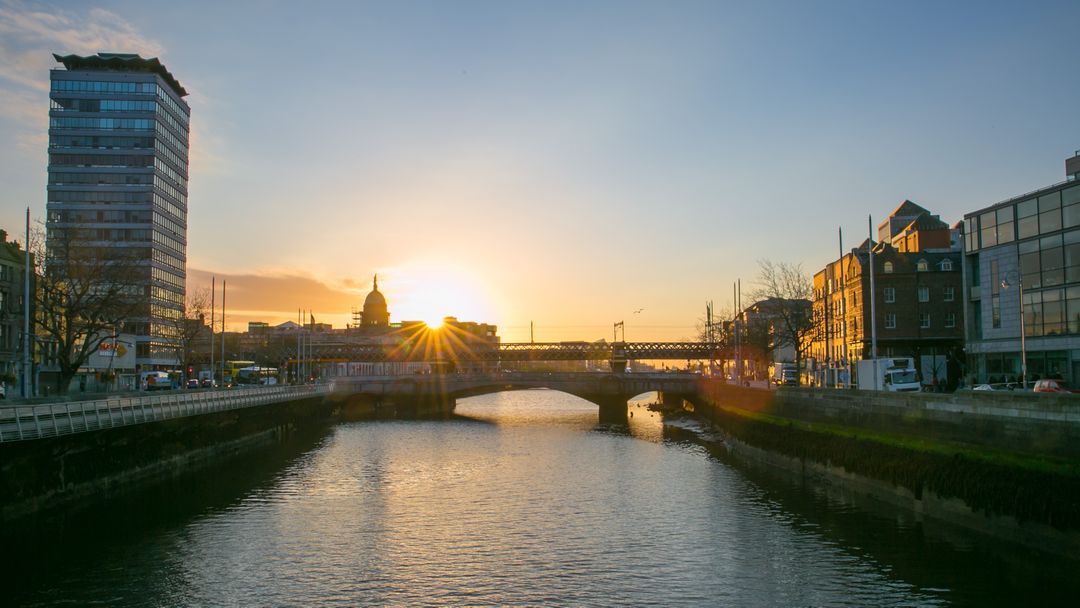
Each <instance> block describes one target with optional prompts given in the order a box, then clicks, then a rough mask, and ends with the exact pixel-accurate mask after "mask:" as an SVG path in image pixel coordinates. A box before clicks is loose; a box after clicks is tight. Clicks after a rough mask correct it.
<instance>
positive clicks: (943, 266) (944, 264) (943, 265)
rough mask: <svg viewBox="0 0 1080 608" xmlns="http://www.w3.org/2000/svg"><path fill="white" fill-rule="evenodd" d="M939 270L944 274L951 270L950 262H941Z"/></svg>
mask: <svg viewBox="0 0 1080 608" xmlns="http://www.w3.org/2000/svg"><path fill="white" fill-rule="evenodd" d="M941 269H942V270H943V271H945V272H948V271H950V270H952V260H941Z"/></svg>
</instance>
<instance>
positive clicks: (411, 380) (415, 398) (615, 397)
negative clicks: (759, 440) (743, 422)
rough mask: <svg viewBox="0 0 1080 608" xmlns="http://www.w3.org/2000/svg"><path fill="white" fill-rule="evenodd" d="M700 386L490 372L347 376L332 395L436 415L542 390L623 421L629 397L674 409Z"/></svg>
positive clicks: (675, 378) (691, 379) (678, 378)
mask: <svg viewBox="0 0 1080 608" xmlns="http://www.w3.org/2000/svg"><path fill="white" fill-rule="evenodd" d="M700 383H701V376H700V375H698V374H692V373H648V374H611V373H604V372H552V373H541V372H494V373H468V374H422V375H413V376H351V377H344V378H336V379H335V380H334V392H335V393H337V394H339V395H346V396H362V397H366V398H369V399H371V400H373V401H374V402H375V403H376V404H378V403H382V402H383V401H384V400H385V401H386V402H388V403H394V404H398V405H400V404H406V403H407V404H410V405H411V406H415V407H418V408H420V409H421V410H423V411H429V412H433V413H437V412H449V411H452V410H453V408H454V404H455V402H456V400H457V399H461V398H464V397H471V396H476V395H484V394H488V393H497V392H502V391H512V390H525V389H535V388H546V389H551V390H557V391H562V392H564V393H568V394H571V395H574V396H577V397H581V398H582V399H585V400H586V401H591V402H593V403H595V404H597V405H598V406H600V418H601V420H605V421H625V419H626V414H627V402H628V401H629V400H630V399H632V398H634V397H636V396H639V395H642V394H644V393H650V392H654V391H655V392H657V393H659V394H660V397H661V400H662V401H663V402H664V403H665V404H668V405H673V406H678V405H681V403H682V401H683V400H687V401H694V400H696V397H697V396H698V395H699V394H700V393H699V386H700Z"/></svg>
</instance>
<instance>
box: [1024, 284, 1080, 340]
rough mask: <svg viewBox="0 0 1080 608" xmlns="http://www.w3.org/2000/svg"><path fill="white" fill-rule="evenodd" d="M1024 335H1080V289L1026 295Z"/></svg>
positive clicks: (1071, 288) (1044, 291) (1073, 288)
mask: <svg viewBox="0 0 1080 608" xmlns="http://www.w3.org/2000/svg"><path fill="white" fill-rule="evenodd" d="M1024 334H1025V335H1027V336H1054V335H1060V334H1080V287H1068V288H1065V289H1047V290H1043V291H1035V292H1024Z"/></svg>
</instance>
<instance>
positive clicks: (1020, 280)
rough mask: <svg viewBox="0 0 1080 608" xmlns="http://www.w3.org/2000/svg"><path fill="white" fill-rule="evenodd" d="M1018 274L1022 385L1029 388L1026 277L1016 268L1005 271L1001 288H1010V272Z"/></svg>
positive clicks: (1023, 387)
mask: <svg viewBox="0 0 1080 608" xmlns="http://www.w3.org/2000/svg"><path fill="white" fill-rule="evenodd" d="M1014 273H1015V274H1016V286H1017V288H1018V289H1017V291H1018V292H1019V296H1020V297H1019V299H1020V387H1021V388H1022V389H1025V390H1026V389H1027V346H1026V345H1025V343H1024V334H1026V333H1027V332H1026V331H1025V328H1024V278H1023V277H1022V276H1020V273H1019V272H1017V271H1015V270H1010V271H1008V272H1006V273H1005V278H1002V279H1001V288H1002V289H1008V288H1009V287H1010V285H1009V279H1008V276H1009V275H1010V274H1014Z"/></svg>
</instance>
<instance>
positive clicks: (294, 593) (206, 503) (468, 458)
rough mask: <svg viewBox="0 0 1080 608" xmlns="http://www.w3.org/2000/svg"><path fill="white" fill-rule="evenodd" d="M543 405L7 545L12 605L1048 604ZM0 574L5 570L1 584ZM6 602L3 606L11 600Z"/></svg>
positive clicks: (712, 462)
mask: <svg viewBox="0 0 1080 608" xmlns="http://www.w3.org/2000/svg"><path fill="white" fill-rule="evenodd" d="M632 411H633V413H634V416H633V417H632V418H631V419H630V420H629V427H625V426H616V427H609V426H602V425H599V424H598V423H597V413H596V406H594V405H592V404H589V403H587V402H584V401H581V400H578V399H576V398H574V397H570V396H568V395H565V394H562V393H558V392H554V391H543V390H535V391H521V392H508V393H500V394H495V395H487V396H483V397H475V398H471V399H466V400H462V401H461V402H459V405H458V408H457V415H456V416H455V417H454V418H453V419H450V420H438V421H368V422H355V423H342V424H339V425H336V426H333V427H329V428H327V429H324V430H323V431H322V432H320V433H319V434H317V435H315V436H311V437H306V436H305V437H300V438H294V439H293V440H292V441H290V442H287V443H285V444H282V445H277V446H274V447H271V448H267V449H265V450H263V451H261V452H259V453H257V454H252V455H248V456H245V457H243V458H241V459H238V460H231V461H229V462H225V463H222V464H219V465H215V466H214V467H213V468H212V469H210V470H204V471H202V472H201V473H199V474H197V475H193V476H190V477H189V478H187V479H183V480H180V481H178V482H176V483H170V484H165V485H164V486H159V487H156V488H153V489H150V490H144V491H139V492H135V493H131V494H129V495H126V496H125V497H124V498H121V499H118V500H114V501H110V503H109V504H108V505H100V506H94V507H90V508H87V509H83V510H80V511H78V512H76V513H74V514H71V515H68V516H66V517H62V518H61V517H55V516H50V517H49V518H47V519H45V520H44V521H36V522H33V524H32V525H27V526H26V527H25V531H24V532H20V533H15V534H14V537H13V538H12V537H11V534H12V532H11V531H10V530H9V531H7V532H8V535H9V537H8V538H6V551H5V553H6V554H7V555H8V557H9V558H10V557H12V556H13V555H17V556H19V557H20V559H18V560H17V562H18V563H17V564H14V565H13V566H12V567H10V568H6V570H7V573H8V575H12V577H13V578H12V582H11V584H9V585H7V586H6V589H7V593H9V594H10V593H12V592H13V593H14V600H15V602H14V603H15V605H41V606H51V605H79V606H82V605H90V604H97V605H106V606H312V605H326V606H332V605H339V606H354V605H375V606H382V605H415V606H425V605H432V606H436V605H437V606H443V605H485V606H488V605H491V606H494V605H499V606H502V605H514V606H524V605H529V606H845V605H846V606H952V605H971V606H985V605H1002V606H1005V605H1017V604H1031V603H1042V604H1044V605H1045V604H1048V603H1049V604H1053V603H1057V602H1059V601H1061V602H1064V600H1066V599H1067V598H1069V597H1075V595H1070V594H1072V593H1074V592H1075V590H1076V583H1067V584H1068V585H1069V587H1068V588H1066V587H1064V586H1063V585H1066V583H1064V582H1063V580H1064V579H1066V578H1069V577H1066V576H1062V575H1060V574H1059V573H1057V572H1055V570H1054V567H1055V565H1059V564H1058V563H1057V562H1056V561H1055V560H1051V559H1049V558H1045V557H1041V556H1038V555H1031V554H1029V553H1026V552H1024V551H1022V550H1020V549H1017V548H1013V547H1002V546H1000V545H997V544H995V543H992V542H990V541H987V540H985V539H981V538H978V537H973V536H970V535H967V534H965V533H963V532H962V531H958V530H954V529H949V528H941V527H937V526H934V525H932V524H930V523H925V522H920V521H918V520H916V519H914V518H912V517H910V516H907V515H906V514H903V513H896V512H891V511H888V510H883V509H875V508H873V507H867V506H866V505H861V504H857V503H853V502H852V501H851V500H848V499H846V498H844V497H842V496H840V497H838V496H835V495H833V494H829V493H825V492H822V491H819V490H818V489H814V488H807V487H803V486H802V485H800V484H798V483H795V482H793V481H787V480H785V479H783V478H782V476H781V477H777V476H774V475H772V474H769V473H767V472H763V471H758V470H754V469H752V468H747V467H745V466H741V465H738V464H737V463H733V462H729V461H727V460H726V459H725V458H724V456H723V455H722V454H719V453H712V452H710V450H709V449H707V448H706V447H705V446H703V445H701V444H700V443H699V442H696V441H693V440H692V439H693V437H692V436H691V435H690V434H689V433H687V432H685V431H682V430H679V429H672V428H667V429H665V427H663V426H662V424H661V422H660V417H659V414H656V413H653V412H650V411H648V410H647V409H646V408H644V407H633V408H632ZM5 578H6V577H5ZM9 597H10V595H9Z"/></svg>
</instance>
